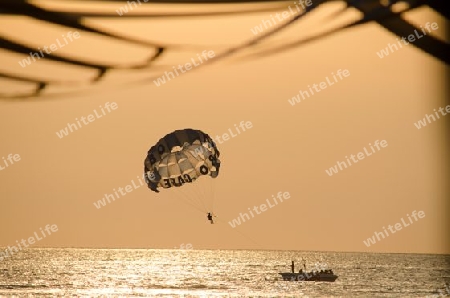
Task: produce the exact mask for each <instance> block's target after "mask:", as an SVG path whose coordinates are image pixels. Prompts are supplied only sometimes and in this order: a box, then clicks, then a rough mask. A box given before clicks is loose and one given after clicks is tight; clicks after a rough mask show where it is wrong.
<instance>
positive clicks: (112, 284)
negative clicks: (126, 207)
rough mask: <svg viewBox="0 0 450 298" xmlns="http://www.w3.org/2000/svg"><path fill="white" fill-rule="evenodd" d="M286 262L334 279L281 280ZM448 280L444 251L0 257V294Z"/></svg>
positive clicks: (402, 289) (355, 290)
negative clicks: (330, 274)
mask: <svg viewBox="0 0 450 298" xmlns="http://www.w3.org/2000/svg"><path fill="white" fill-rule="evenodd" d="M4 249H5V248H3V249H2V250H3V251H4ZM291 261H295V262H296V263H295V265H296V267H295V270H296V271H297V272H298V270H299V269H303V268H304V265H305V266H306V269H314V267H315V266H317V264H320V265H321V266H324V265H326V266H327V267H328V268H330V269H332V270H333V272H334V273H335V274H336V275H338V276H339V277H338V279H337V280H336V281H335V282H299V281H283V280H282V279H281V276H280V275H279V274H278V273H279V272H290V271H291ZM449 283H450V255H429V254H381V253H343V252H307V251H269V250H197V249H79V248H78V249H77V248H67V249H56V248H30V249H26V250H23V251H20V252H18V253H16V254H14V255H13V256H11V257H7V258H6V259H4V260H3V261H0V297H186V298H187V297H205V298H206V297H444V296H445V295H446V296H449V295H450V288H449V286H448V284H449Z"/></svg>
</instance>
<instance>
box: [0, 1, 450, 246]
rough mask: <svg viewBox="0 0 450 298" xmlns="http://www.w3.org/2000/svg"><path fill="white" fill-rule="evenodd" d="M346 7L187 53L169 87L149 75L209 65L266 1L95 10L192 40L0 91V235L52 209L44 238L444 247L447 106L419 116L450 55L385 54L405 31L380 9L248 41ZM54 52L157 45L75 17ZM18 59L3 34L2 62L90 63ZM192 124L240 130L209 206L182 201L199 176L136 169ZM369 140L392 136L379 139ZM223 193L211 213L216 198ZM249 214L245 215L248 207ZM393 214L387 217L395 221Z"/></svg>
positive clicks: (138, 29)
mask: <svg viewBox="0 0 450 298" xmlns="http://www.w3.org/2000/svg"><path fill="white" fill-rule="evenodd" d="M341 7H342V3H336V4H333V5H327V6H325V7H324V9H323V10H321V11H320V12H316V13H315V14H313V15H311V16H308V17H307V18H305V20H304V21H303V22H300V23H298V24H297V25H295V26H293V27H292V28H290V29H288V30H286V32H284V33H282V34H280V35H277V36H276V37H273V38H271V39H269V40H268V41H266V42H264V43H263V44H261V45H260V46H258V47H255V48H252V49H248V50H246V51H243V52H240V53H237V54H236V55H234V56H231V57H229V58H228V59H224V60H220V61H219V62H217V63H214V64H211V65H202V66H201V67H193V69H192V70H189V71H186V72H185V73H183V74H181V75H179V76H177V77H175V78H173V79H172V80H170V81H166V83H164V84H161V85H160V86H159V87H158V86H157V85H156V84H155V83H154V82H153V81H154V80H155V78H157V77H158V76H161V75H163V74H164V71H167V70H173V69H172V66H174V65H178V64H185V63H187V62H191V61H192V59H193V60H194V61H196V63H197V64H198V63H199V61H200V60H199V59H200V58H199V56H200V57H201V54H202V52H203V51H205V50H206V51H213V52H214V53H215V54H216V55H219V54H220V53H222V52H223V51H225V50H226V49H227V48H229V47H232V46H235V45H238V44H240V43H242V42H244V41H246V40H248V39H251V38H253V37H254V34H253V33H252V31H251V29H252V28H254V27H255V26H258V25H260V24H261V23H262V20H267V19H269V17H270V13H254V14H248V15H242V16H227V17H207V18H201V19H200V18H190V19H181V18H180V19H177V18H175V19H157V20H145V19H140V20H128V19H120V18H119V19H117V18H115V19H106V20H104V19H94V18H91V19H89V20H87V21H86V22H87V23H88V24H92V25H94V24H95V26H100V27H102V28H108V30H114V31H117V32H122V33H126V34H129V35H130V36H134V37H139V38H143V39H146V40H156V41H158V42H166V43H171V44H175V43H179V44H182V43H186V44H188V45H189V46H190V48H189V49H188V50H183V51H181V50H177V49H174V50H170V51H169V52H168V53H164V55H163V56H162V59H161V61H158V62H157V63H156V64H155V65H156V66H158V67H155V68H151V69H140V70H118V71H117V72H114V73H112V74H111V75H108V76H107V77H106V79H105V82H103V83H100V84H99V86H98V87H95V88H89V87H88V86H86V84H84V85H83V84H80V85H75V86H74V87H76V88H78V87H79V88H83V92H65V91H66V90H68V88H67V87H64V86H63V87H60V89H61V90H62V91H64V92H65V93H64V95H62V96H61V95H59V96H54V95H46V94H43V95H42V96H40V97H34V98H30V99H27V100H1V101H0V126H1V127H2V129H1V130H0V139H1V145H0V166H2V167H3V169H2V170H0V202H1V207H0V247H1V246H3V247H7V246H10V245H16V241H19V242H20V241H21V239H28V238H29V237H31V236H33V235H34V233H35V232H37V233H41V232H40V229H41V228H42V229H44V228H45V226H46V225H53V224H55V225H57V227H58V230H57V232H55V233H52V234H51V235H48V237H46V238H45V239H42V240H40V241H38V242H37V243H35V244H33V247H90V248H91V247H92V248H179V247H180V246H181V245H183V244H190V245H192V247H193V248H194V249H273V250H314V251H351V252H392V253H439V254H442V253H446V254H448V253H450V237H449V233H448V228H449V223H450V221H449V215H448V210H449V201H448V198H449V197H450V196H449V194H450V193H449V185H448V179H449V168H448V164H449V158H448V154H446V153H445V152H448V150H449V138H448V131H449V123H450V116H443V114H440V115H441V117H440V118H439V119H437V117H436V121H433V120H431V121H430V122H427V125H426V126H423V125H422V126H421V127H420V129H419V128H418V125H420V124H419V122H418V121H420V120H423V119H424V118H425V117H426V114H432V113H434V109H436V111H438V109H439V108H441V107H442V108H444V109H445V107H446V106H448V105H449V104H450V102H449V100H448V94H446V93H445V84H446V81H445V76H444V74H445V72H446V71H448V67H447V66H446V65H445V64H443V63H442V62H439V61H438V60H436V59H435V58H433V57H431V56H429V55H428V54H426V53H424V52H422V51H421V50H419V49H417V48H415V47H413V46H412V45H408V46H404V47H402V48H399V49H398V50H396V51H393V52H390V54H389V55H387V56H384V57H383V58H380V56H379V55H380V51H381V50H383V49H386V47H387V46H388V44H389V43H395V42H397V40H396V37H395V36H394V35H393V34H391V33H389V32H387V31H386V30H384V29H383V28H381V27H380V26H378V25H377V24H374V23H370V24H367V25H363V26H358V27H356V28H353V29H349V30H345V31H341V32H339V33H336V34H333V35H331V36H328V37H325V38H321V39H318V40H317V41H314V42H311V43H307V44H305V45H303V46H300V47H298V48H295V49H291V50H289V51H286V52H283V53H278V54H273V55H269V56H266V57H256V56H255V55H254V54H255V53H256V52H257V51H258V50H261V49H264V48H267V47H273V46H276V45H282V44H286V43H288V42H291V41H293V40H295V39H297V38H306V37H308V36H314V34H317V33H318V32H322V31H323V30H327V29H328V28H332V27H333V26H334V25H336V24H339V23H340V22H344V21H346V20H349V19H352V18H357V17H358V14H357V13H356V12H353V13H350V14H348V15H347V16H345V17H342V18H340V19H339V20H333V21H332V22H326V20H327V16H329V14H330V13H331V12H333V11H337V10H339V9H340V8H341ZM158 8H161V7H160V6H158ZM67 9H69V7H67ZM108 9H112V10H115V9H117V5H116V6H114V7H113V6H111V8H109V7H108ZM136 9H144V8H143V7H142V8H140V7H139V8H136ZM145 9H147V8H145ZM161 9H163V8H161ZM177 9H179V11H185V10H188V9H191V8H190V7H187V6H182V7H178V8H177ZM285 10H286V9H285ZM272 14H273V13H272ZM405 18H406V19H407V20H410V21H411V22H413V23H415V24H417V25H425V24H426V23H427V22H430V23H433V22H436V24H437V25H438V28H437V29H436V30H433V31H432V32H430V34H433V35H435V36H437V37H439V38H441V39H443V40H445V31H444V28H445V22H444V19H443V18H442V17H441V16H440V15H438V14H436V13H435V12H433V11H432V10H430V9H427V8H421V9H419V10H417V11H414V12H411V13H407V14H406V15H405ZM37 26H41V27H37ZM36 28H40V30H37V29H36ZM12 29H14V30H12ZM68 31H69V30H68V29H67V28H62V27H61V28H56V27H51V26H48V25H44V24H37V22H36V21H32V20H30V19H27V18H20V17H14V18H13V17H5V18H3V19H2V20H1V21H0V34H1V35H3V36H8V37H11V38H15V39H16V40H18V41H22V42H29V43H31V44H32V45H33V46H35V47H41V48H42V47H44V46H45V45H47V46H50V45H51V44H52V43H55V41H56V40H57V39H58V38H59V39H60V41H62V40H63V39H62V35H63V34H64V35H65V36H67V32H68ZM73 31H75V30H72V32H73ZM447 42H448V40H447ZM56 52H57V53H58V54H61V55H75V56H76V57H81V58H84V59H88V60H89V61H102V62H111V63H117V64H120V65H129V64H133V63H140V62H141V61H145V59H146V58H147V57H148V56H149V55H152V54H154V49H149V48H144V47H141V46H134V45H130V44H126V43H119V42H113V41H110V40H108V39H107V38H97V37H95V36H93V35H92V34H89V33H86V32H79V38H78V39H76V38H74V39H73V41H69V40H68V42H67V43H66V44H65V46H64V47H61V48H57V49H56V51H55V53H56ZM377 53H378V54H377ZM197 55H198V56H197ZM245 57H251V59H244V58H245ZM24 58H26V56H25V55H19V54H11V53H8V52H6V51H5V50H2V49H0V62H1V63H0V65H1V66H0V69H1V70H8V71H10V72H12V73H15V74H26V75H28V76H31V77H42V78H46V79H51V80H61V81H64V82H69V81H77V80H78V81H85V80H86V79H89V78H92V77H93V76H94V75H95V72H93V71H92V70H86V69H83V68H81V67H71V66H62V65H57V64H56V63H49V62H46V61H43V60H37V61H35V62H32V63H31V64H30V65H28V66H26V67H21V66H20V64H19V63H18V62H19V61H21V60H22V59H24ZM338 72H339V73H341V74H342V75H341V76H340V77H339V76H338V75H337V74H338ZM327 78H328V80H329V81H331V82H332V83H334V84H331V83H327ZM136 81H139V82H140V83H135V82H136ZM321 82H325V83H323V84H322V85H320V83H321ZM314 84H317V85H316V87H313V86H314ZM319 85H320V86H322V87H320V86H319ZM0 86H1V90H2V93H4V92H13V91H16V90H27V88H29V86H24V85H20V84H15V83H12V82H10V81H6V80H2V81H0ZM310 87H311V88H317V89H315V90H316V91H315V92H314V94H312V92H310V97H309V98H306V99H304V100H300V101H299V102H296V103H295V104H291V103H294V101H293V98H294V97H296V96H297V95H299V92H300V91H308V90H309V88H310ZM58 88H59V87H58ZM71 88H72V87H71ZM76 88H72V89H76ZM72 89H71V90H72ZM55 90H56V91H53V90H52V92H57V91H60V90H58V89H55ZM317 90H319V91H317ZM107 107H108V108H107ZM114 107H115V108H114ZM448 109H449V110H450V107H449V108H448ZM96 113H97V114H96ZM88 115H93V116H91V117H90V118H89V119H91V120H89V121H90V122H87V123H88V124H83V123H82V124H79V128H78V130H76V131H73V132H69V131H68V133H67V135H66V136H63V137H61V133H60V131H61V130H63V129H65V128H67V125H68V123H76V121H77V120H80V119H81V117H83V116H84V117H86V119H87V117H88ZM99 116H100V117H99ZM80 121H81V120H80ZM84 121H87V120H84ZM242 121H243V122H244V123H249V122H250V124H247V125H248V126H247V129H246V130H245V131H240V133H237V131H236V127H235V125H236V126H238V125H239V124H240V123H241V122H242ZM184 128H194V129H200V130H202V131H204V132H206V133H208V134H209V135H210V136H211V137H213V138H214V139H215V140H217V138H216V136H217V135H219V136H223V134H225V133H229V134H230V130H231V132H232V133H234V135H235V136H230V137H229V139H228V140H226V141H223V140H222V142H221V143H220V142H216V143H217V146H218V148H219V150H220V153H221V155H220V160H221V169H220V175H219V177H217V178H216V179H212V178H210V177H202V178H201V179H199V180H198V181H196V183H197V182H198V185H195V186H198V189H197V190H198V191H201V192H202V193H203V195H202V196H201V197H202V200H203V201H202V202H203V203H204V204H205V206H207V207H208V208H206V209H205V210H198V209H197V208H194V207H192V206H191V205H189V204H186V201H185V199H186V197H185V195H187V196H188V198H189V200H191V201H190V202H194V201H195V200H197V198H198V197H199V196H198V195H196V194H195V193H189V192H188V191H190V190H189V186H187V187H186V193H183V191H184V190H183V188H184V187H181V188H180V189H172V188H171V189H162V190H161V192H160V193H158V194H157V193H155V192H152V191H151V190H149V189H148V188H147V187H146V185H143V186H142V185H140V184H139V183H140V182H139V179H141V178H140V177H141V176H142V174H143V163H144V159H145V158H146V155H147V151H148V150H149V148H150V147H151V146H153V145H154V144H156V142H157V141H158V140H159V139H160V138H161V137H163V136H164V135H166V134H168V133H170V132H172V131H174V130H177V129H184ZM58 132H59V134H60V135H59V136H58ZM383 141H384V142H383ZM375 142H376V143H377V144H381V145H379V149H377V147H375ZM369 144H370V145H369ZM371 146H372V147H373V148H374V149H373V151H371V150H372V149H371ZM364 148H366V150H367V152H368V153H365V151H364V150H365V149H364ZM360 152H362V155H361V154H360V155H359V157H358V153H360ZM370 153H371V154H370ZM10 154H12V155H10ZM15 154H18V156H15ZM352 154H353V155H354V157H353V158H354V160H356V161H357V162H354V161H351V162H347V168H344V166H343V165H342V164H341V167H342V168H343V169H342V170H341V169H339V168H338V167H336V168H335V172H333V173H332V175H330V173H331V170H330V168H332V167H335V166H338V164H337V162H338V161H340V162H345V161H346V156H347V157H348V158H349V159H350V158H351V157H350V156H351V155H352ZM8 155H10V156H12V159H11V158H10V159H11V160H12V161H13V162H10V161H8V159H7V158H8ZM14 156H15V159H14ZM350 164H351V165H350ZM6 165H7V166H6ZM0 169H1V168H0ZM138 176H139V177H138ZM210 180H214V181H210ZM133 182H134V183H135V184H136V185H137V186H138V187H137V188H133V189H132V190H131V191H130V192H128V193H126V195H123V196H120V198H118V199H117V200H115V201H112V202H111V203H108V204H106V205H105V206H103V207H101V208H97V207H96V206H95V204H94V203H96V202H98V200H101V199H102V198H103V196H104V195H105V194H112V193H113V192H114V191H115V190H118V188H119V187H122V188H125V187H126V186H127V185H131V184H132V183H133ZM210 182H211V183H213V184H214V191H213V192H211V191H210V189H209V185H208V183H210ZM192 186H194V185H192ZM279 192H282V193H284V194H286V193H288V195H287V196H285V197H289V198H288V199H284V200H283V201H281V202H280V201H278V202H279V203H278V205H274V204H273V203H274V201H273V200H274V199H273V197H272V196H277V194H278V193H279ZM267 201H269V203H272V205H273V206H272V207H270V206H267V208H266V210H265V211H264V212H260V214H256V211H253V215H254V216H253V217H251V214H250V211H249V209H248V208H252V210H253V208H254V206H261V204H266V203H267ZM212 204H213V209H211V211H212V212H214V214H215V215H216V216H217V217H216V223H215V224H214V225H212V224H210V223H209V222H208V221H207V218H206V213H205V211H209V210H210V209H209V206H211V205H212ZM267 204H268V203H267ZM198 206H200V204H197V207H198ZM202 206H203V205H202ZM200 209H202V208H200ZM419 211H422V213H419V214H420V215H421V216H420V215H419V216H416V219H414V218H413V217H412V213H413V212H415V214H417V213H418V212H419ZM243 213H248V218H247V219H246V221H245V222H244V221H242V216H241V215H242V214H243ZM239 217H241V223H240V224H237V225H236V224H235V227H234V228H233V227H232V225H231V224H230V222H233V220H234V219H237V218H239ZM244 218H245V216H244ZM409 218H411V220H410V219H409ZM396 223H399V224H400V228H398V229H397V230H395V229H396V228H393V227H395V224H396ZM408 224H409V225H408ZM389 225H391V226H392V227H391V229H393V230H394V232H390V231H388V229H389V228H388V226H389ZM384 230H386V231H384ZM383 231H384V233H385V235H387V236H386V237H385V238H384V239H383V238H382V237H381V236H380V235H378V238H379V239H380V240H379V239H377V238H373V242H372V243H369V245H367V243H368V242H367V241H368V238H372V237H376V234H375V233H376V232H378V233H383ZM39 235H40V234H39Z"/></svg>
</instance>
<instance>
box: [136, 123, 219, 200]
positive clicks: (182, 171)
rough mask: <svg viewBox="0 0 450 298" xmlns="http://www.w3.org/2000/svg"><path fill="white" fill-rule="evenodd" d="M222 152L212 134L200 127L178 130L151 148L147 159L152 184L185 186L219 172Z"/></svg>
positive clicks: (154, 186)
mask: <svg viewBox="0 0 450 298" xmlns="http://www.w3.org/2000/svg"><path fill="white" fill-rule="evenodd" d="M219 155H220V152H219V150H218V149H217V147H216V144H215V143H214V141H213V140H212V139H211V138H210V136H209V135H208V134H206V133H204V132H202V131H200V130H195V129H182V130H176V131H174V132H172V133H170V134H167V135H166V136H164V137H163V138H161V139H160V140H159V141H158V143H156V144H155V145H154V146H152V147H151V148H150V150H149V151H148V154H147V157H146V158H145V161H144V178H145V182H146V183H147V185H148V187H149V188H150V189H151V190H153V191H155V192H159V188H172V187H182V186H183V185H185V184H188V183H194V182H195V181H196V180H197V179H198V178H199V177H201V176H210V177H212V178H216V177H217V176H218V175H219V168H220V160H219Z"/></svg>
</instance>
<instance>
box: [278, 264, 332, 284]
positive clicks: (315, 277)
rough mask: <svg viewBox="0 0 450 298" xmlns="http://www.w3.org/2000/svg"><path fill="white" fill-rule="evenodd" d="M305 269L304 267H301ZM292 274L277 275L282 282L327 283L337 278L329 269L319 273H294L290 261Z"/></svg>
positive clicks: (301, 271)
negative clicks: (281, 278) (280, 277)
mask: <svg viewBox="0 0 450 298" xmlns="http://www.w3.org/2000/svg"><path fill="white" fill-rule="evenodd" d="M303 266H304V267H305V269H306V266H305V265H303ZM291 268H292V272H282V273H279V274H280V275H281V276H282V277H283V280H288V281H328V282H334V281H335V280H336V279H337V278H338V276H337V275H335V274H334V273H333V270H331V269H325V270H320V271H310V272H306V271H305V272H304V271H303V270H302V269H300V271H299V272H298V273H295V271H294V261H292V265H291Z"/></svg>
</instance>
